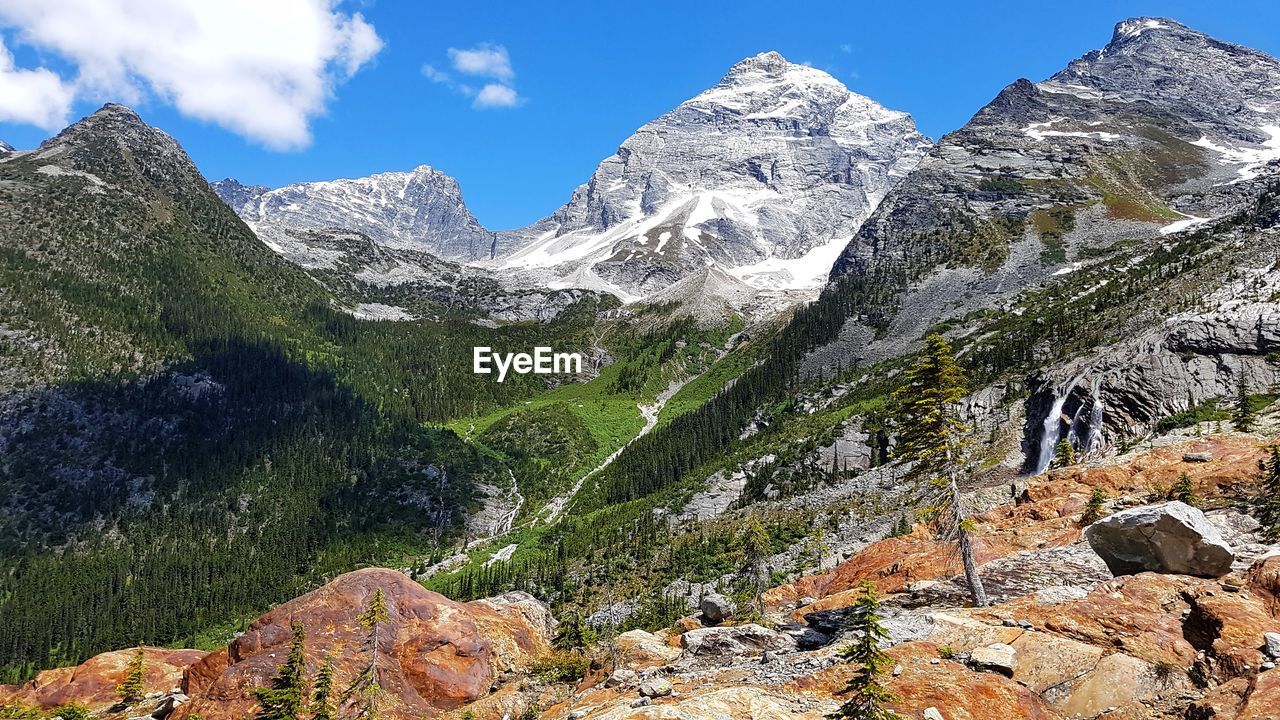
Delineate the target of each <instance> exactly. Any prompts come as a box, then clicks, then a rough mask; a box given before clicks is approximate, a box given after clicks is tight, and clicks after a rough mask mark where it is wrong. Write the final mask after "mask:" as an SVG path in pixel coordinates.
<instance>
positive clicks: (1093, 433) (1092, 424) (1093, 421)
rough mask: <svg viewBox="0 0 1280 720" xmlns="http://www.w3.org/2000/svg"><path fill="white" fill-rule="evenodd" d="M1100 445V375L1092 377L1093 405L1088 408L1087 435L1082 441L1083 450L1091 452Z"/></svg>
mask: <svg viewBox="0 0 1280 720" xmlns="http://www.w3.org/2000/svg"><path fill="white" fill-rule="evenodd" d="M1100 447H1102V377H1101V376H1099V377H1096V378H1094V379H1093V407H1091V408H1089V435H1088V436H1087V437H1086V438H1085V441H1084V452H1086V453H1091V452H1093V451H1094V450H1097V449H1098V448H1100Z"/></svg>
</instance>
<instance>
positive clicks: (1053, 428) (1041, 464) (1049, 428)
mask: <svg viewBox="0 0 1280 720" xmlns="http://www.w3.org/2000/svg"><path fill="white" fill-rule="evenodd" d="M1075 386H1076V381H1075V380H1072V381H1071V383H1070V384H1069V385H1067V388H1066V390H1063V391H1062V395H1060V396H1058V398H1057V399H1055V400H1054V401H1053V407H1052V408H1051V409H1050V410H1049V414H1048V415H1046V416H1045V418H1044V430H1043V432H1041V433H1040V458H1039V461H1038V462H1037V463H1036V473H1037V474H1039V473H1042V472H1044V471H1045V470H1048V469H1049V463H1051V462H1053V455H1054V452H1055V451H1057V449H1058V438H1059V437H1061V435H1062V406H1064V405H1066V404H1067V398H1068V397H1070V396H1071V390H1072V389H1073V388H1075Z"/></svg>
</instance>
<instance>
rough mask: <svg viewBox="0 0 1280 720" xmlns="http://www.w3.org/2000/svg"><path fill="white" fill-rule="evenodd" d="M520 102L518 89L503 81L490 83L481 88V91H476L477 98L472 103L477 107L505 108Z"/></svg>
mask: <svg viewBox="0 0 1280 720" xmlns="http://www.w3.org/2000/svg"><path fill="white" fill-rule="evenodd" d="M519 104H520V96H519V95H517V94H516V91H515V90H514V89H513V88H511V87H509V86H507V85H503V84H501V83H489V84H488V85H485V86H484V87H482V88H480V92H478V93H476V99H475V101H474V102H472V103H471V105H472V107H477V108H504V107H515V106H516V105H519Z"/></svg>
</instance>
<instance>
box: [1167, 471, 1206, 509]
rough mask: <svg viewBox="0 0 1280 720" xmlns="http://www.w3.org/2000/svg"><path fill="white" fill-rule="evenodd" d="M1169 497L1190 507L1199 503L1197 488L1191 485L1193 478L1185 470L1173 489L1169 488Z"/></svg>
mask: <svg viewBox="0 0 1280 720" xmlns="http://www.w3.org/2000/svg"><path fill="white" fill-rule="evenodd" d="M1169 497H1170V498H1171V499H1173V500H1177V501H1178V502H1182V503H1186V504H1188V505H1195V504H1197V503H1198V502H1199V498H1197V497H1196V491H1195V486H1193V485H1192V484H1191V476H1190V475H1188V474H1187V473H1186V471H1185V470H1184V471H1183V472H1182V473H1180V474H1179V475H1178V482H1176V483H1174V484H1173V487H1172V488H1169Z"/></svg>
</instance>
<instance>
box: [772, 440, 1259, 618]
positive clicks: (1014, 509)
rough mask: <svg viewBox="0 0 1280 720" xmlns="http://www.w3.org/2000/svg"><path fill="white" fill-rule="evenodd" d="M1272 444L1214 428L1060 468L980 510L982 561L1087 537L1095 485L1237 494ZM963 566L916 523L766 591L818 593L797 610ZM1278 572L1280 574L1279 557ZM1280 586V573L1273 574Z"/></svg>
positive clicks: (843, 601)
mask: <svg viewBox="0 0 1280 720" xmlns="http://www.w3.org/2000/svg"><path fill="white" fill-rule="evenodd" d="M1188 452H1208V453H1210V454H1212V456H1213V458H1214V460H1213V462H1211V463H1188V462H1186V461H1185V460H1184V459H1183V457H1184V455H1185V454H1186V453H1188ZM1265 452H1266V451H1265V448H1264V447H1263V445H1261V444H1260V443H1258V442H1257V441H1256V440H1253V439H1250V438H1247V437H1239V436H1213V437H1210V438H1204V439H1197V440H1191V441H1187V442H1184V443H1177V444H1174V445H1170V446H1167V447H1162V448H1157V449H1155V450H1151V451H1148V452H1146V453H1144V454H1143V455H1141V456H1140V457H1138V458H1122V459H1120V460H1118V461H1117V462H1116V463H1115V464H1113V465H1106V466H1100V467H1075V468H1069V469H1064V470H1055V471H1051V472H1050V473H1047V474H1046V475H1044V476H1043V478H1044V479H1043V480H1042V481H1040V482H1036V483H1032V484H1031V485H1029V486H1028V487H1027V489H1026V490H1025V491H1024V492H1023V495H1022V498H1021V500H1020V502H1018V503H1016V504H1015V503H1010V504H1007V505H1001V506H999V507H996V508H993V509H991V510H988V511H987V512H984V513H981V514H978V515H975V516H974V518H973V521H974V524H975V526H976V530H975V532H974V533H973V536H972V539H973V544H974V555H975V556H976V559H977V561H978V563H979V564H982V563H986V562H988V561H991V560H995V559H998V558H1004V557H1007V556H1009V555H1012V554H1014V553H1017V552H1023V551H1028V550H1043V549H1046V548H1056V547H1063V546H1066V545H1070V544H1072V543H1075V542H1076V541H1078V540H1079V539H1080V537H1081V528H1080V519H1081V515H1082V514H1083V512H1084V509H1085V506H1086V504H1087V502H1088V499H1089V496H1090V495H1091V494H1092V493H1093V491H1094V489H1102V490H1103V491H1104V492H1105V493H1106V494H1107V496H1108V497H1111V498H1133V499H1138V498H1145V497H1146V496H1147V495H1148V494H1149V493H1150V492H1151V490H1152V489H1155V488H1168V487H1171V486H1172V485H1173V484H1174V483H1175V482H1176V481H1177V479H1178V476H1179V475H1180V474H1182V473H1184V472H1185V473H1187V474H1188V475H1189V476H1190V478H1191V480H1192V484H1193V486H1194V487H1195V490H1196V493H1197V494H1198V495H1199V496H1201V497H1202V498H1206V499H1211V498H1218V497H1231V498H1234V497H1237V496H1239V495H1240V493H1242V492H1243V491H1244V489H1245V488H1247V487H1248V486H1250V485H1251V484H1252V483H1254V482H1256V477H1257V464H1258V461H1259V460H1260V459H1261V458H1262V457H1263V456H1264V454H1265ZM960 570H961V568H960V566H959V564H958V562H957V560H956V557H955V553H953V552H950V551H949V548H947V547H946V546H944V545H943V544H941V543H939V542H937V541H936V540H934V539H933V536H932V535H931V533H930V532H929V531H928V529H927V528H925V527H923V526H920V527H917V528H916V529H915V530H914V531H913V532H912V533H911V534H909V535H906V536H903V537H892V538H886V539H884V540H881V541H879V542H875V543H872V544H871V545H868V546H867V547H866V548H864V549H862V550H861V551H859V552H857V553H856V554H854V555H853V556H852V557H851V558H849V559H848V560H846V561H844V562H843V563H841V564H840V565H838V566H836V567H835V568H834V569H832V570H830V571H828V572H825V573H821V574H818V575H810V576H806V577H802V578H800V579H799V580H797V581H795V582H794V583H791V584H788V585H783V586H780V587H778V588H774V589H773V590H770V591H769V592H768V593H766V594H765V600H766V602H768V603H769V604H771V605H773V606H775V607H780V606H784V605H787V604H793V603H795V602H796V601H797V600H798V599H799V598H803V597H806V596H807V597H812V598H817V601H816V602H814V603H812V604H810V605H808V606H806V607H805V608H803V609H802V610H801V611H797V615H798V616H799V615H803V614H804V613H807V612H812V611H814V610H829V609H835V608H840V607H846V606H848V605H850V604H852V603H853V601H854V600H856V599H857V598H858V597H859V596H860V595H861V591H860V590H859V585H860V584H861V582H862V581H863V580H872V581H874V582H875V584H876V587H877V589H878V590H879V591H880V592H881V593H893V592H898V591H900V590H902V589H903V588H905V587H906V586H908V585H910V584H911V583H913V582H917V581H921V580H938V579H942V578H947V577H952V576H955V575H957V574H958V573H959V572H960ZM1272 574H1273V575H1274V576H1277V577H1280V561H1277V565H1276V566H1275V569H1273V570H1272ZM1271 582H1272V584H1273V585H1274V586H1276V587H1280V579H1273V580H1271Z"/></svg>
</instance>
